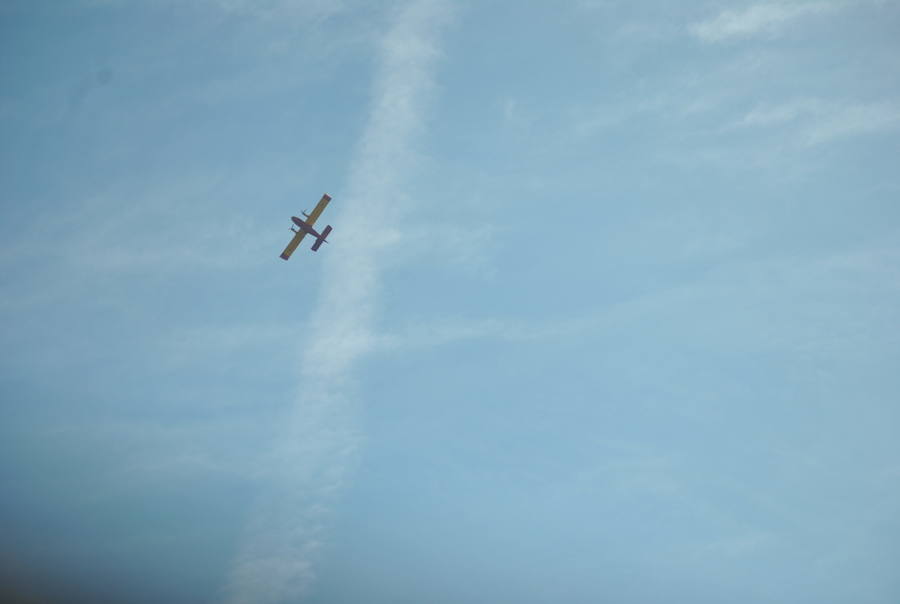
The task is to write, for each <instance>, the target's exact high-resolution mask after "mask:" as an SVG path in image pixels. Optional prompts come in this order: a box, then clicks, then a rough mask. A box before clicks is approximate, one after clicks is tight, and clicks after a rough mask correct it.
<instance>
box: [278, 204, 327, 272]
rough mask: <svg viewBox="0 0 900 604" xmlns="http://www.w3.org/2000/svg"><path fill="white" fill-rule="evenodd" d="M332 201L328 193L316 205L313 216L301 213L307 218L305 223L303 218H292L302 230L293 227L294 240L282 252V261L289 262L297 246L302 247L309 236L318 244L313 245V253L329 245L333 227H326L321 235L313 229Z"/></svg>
mask: <svg viewBox="0 0 900 604" xmlns="http://www.w3.org/2000/svg"><path fill="white" fill-rule="evenodd" d="M329 201H331V196H330V195H329V194H328V193H325V194H324V195H322V199H320V200H319V203H317V204H316V207H315V209H314V210H313V211H312V214H307V213H306V212H305V211H304V212H301V214H303V215H304V216H305V217H306V220H305V221H304V220H303V219H302V218H297V217H296V216H291V220H293V221H294V224H296V225H297V227H299V229H300V230H297V229H295V228H293V227H291V232H293V233H295V235H294V238H293V239H291V241H290V243H288V244H287V247H286V248H284V251H283V252H281V259H282V260H287V259H288V258H290V257H291V254H293V253H294V250H296V249H297V246H298V245H300V242H301V241H303V237H305V236H306V235H307V234H310V235H312V236H313V237H315V238H316V242H315V243H314V244H312V248H311V249H312V251H314V252H315V251H317V250H318V249H319V246H320V245H322V244H323V243H328V242H327V241H326V240H325V238H326V237H328V233H330V232H331V225H330V224H329V225H328V226H326V227H325V229H324V230H323V231H322V232H321V233H317V232H316V230H315V229H314V228H313V224H315V222H316V220H317V219H318V218H319V215H320V214H321V213H322V212H323V211H324V210H325V206H327V205H328V202H329Z"/></svg>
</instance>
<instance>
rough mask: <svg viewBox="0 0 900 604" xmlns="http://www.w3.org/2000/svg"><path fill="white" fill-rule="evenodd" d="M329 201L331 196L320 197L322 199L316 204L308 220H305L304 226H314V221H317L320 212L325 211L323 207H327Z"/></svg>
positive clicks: (326, 194)
mask: <svg viewBox="0 0 900 604" xmlns="http://www.w3.org/2000/svg"><path fill="white" fill-rule="evenodd" d="M329 201H331V195H329V194H328V193H325V194H324V195H322V199H320V200H319V203H317V204H316V208H315V209H314V210H313V211H312V214H310V215H309V218H307V219H306V224H308V225H309V226H312V225H313V224H315V222H316V220H318V218H319V216H320V215H321V214H322V212H324V211H325V206H327V205H328V202H329Z"/></svg>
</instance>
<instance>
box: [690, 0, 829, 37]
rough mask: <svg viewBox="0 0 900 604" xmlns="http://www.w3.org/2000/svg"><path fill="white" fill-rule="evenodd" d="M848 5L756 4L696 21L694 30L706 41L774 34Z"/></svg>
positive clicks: (816, 3)
mask: <svg viewBox="0 0 900 604" xmlns="http://www.w3.org/2000/svg"><path fill="white" fill-rule="evenodd" d="M845 5H846V3H845V2H840V1H822V2H766V3H761V4H754V5H752V6H749V7H747V8H745V9H743V10H726V11H723V12H721V13H719V14H718V15H717V16H715V17H713V18H711V19H707V20H705V21H701V22H699V23H695V24H693V25H691V26H690V32H691V33H692V34H693V35H694V36H696V37H697V38H699V39H700V40H702V41H703V42H724V41H726V40H731V39H736V38H749V37H751V36H755V35H759V34H773V33H776V32H778V31H779V30H781V29H782V28H784V27H785V26H787V25H788V24H789V23H790V22H792V21H796V20H797V19H800V18H801V17H806V16H811V15H821V14H826V13H830V12H834V11H836V10H838V9H840V8H843V7H844V6H845Z"/></svg>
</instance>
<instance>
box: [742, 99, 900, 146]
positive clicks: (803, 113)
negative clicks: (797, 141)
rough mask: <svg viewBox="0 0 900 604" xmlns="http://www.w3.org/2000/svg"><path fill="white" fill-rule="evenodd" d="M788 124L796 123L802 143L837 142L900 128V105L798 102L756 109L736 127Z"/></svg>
mask: <svg viewBox="0 0 900 604" xmlns="http://www.w3.org/2000/svg"><path fill="white" fill-rule="evenodd" d="M786 124H794V125H795V126H796V127H797V128H798V130H799V131H800V137H801V140H802V142H803V144H805V145H818V144H821V143H825V142H830V141H832V140H834V139H839V138H845V137H850V136H857V135H862V134H872V133H878V132H887V131H891V130H895V129H897V128H900V103H896V102H889V101H877V102H868V103H846V102H835V101H826V100H822V99H798V100H792V101H789V102H785V103H781V104H775V105H761V106H758V107H755V108H753V109H752V110H751V111H749V112H748V113H747V114H746V115H744V117H743V118H741V120H740V121H739V122H738V124H737V125H738V126H740V127H772V126H779V127H783V126H784V125H786Z"/></svg>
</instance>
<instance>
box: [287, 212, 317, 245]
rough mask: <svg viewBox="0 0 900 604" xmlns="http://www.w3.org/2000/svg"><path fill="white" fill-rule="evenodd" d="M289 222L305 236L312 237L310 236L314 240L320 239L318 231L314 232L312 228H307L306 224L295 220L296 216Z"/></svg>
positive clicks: (299, 219) (298, 219) (297, 219)
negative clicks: (292, 222)
mask: <svg viewBox="0 0 900 604" xmlns="http://www.w3.org/2000/svg"><path fill="white" fill-rule="evenodd" d="M291 220H293V221H294V224H296V225H297V227H298V228H299V229H300V230H301V231H303V232H304V233H306V234H307V235H312V236H313V237H315V238H316V239H318V238H319V237H320V235H319V233H318V231H316V229H314V228H312V227H311V226H309V225H308V224H306V223H305V222H303V219H301V218H297V217H296V216H291Z"/></svg>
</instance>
